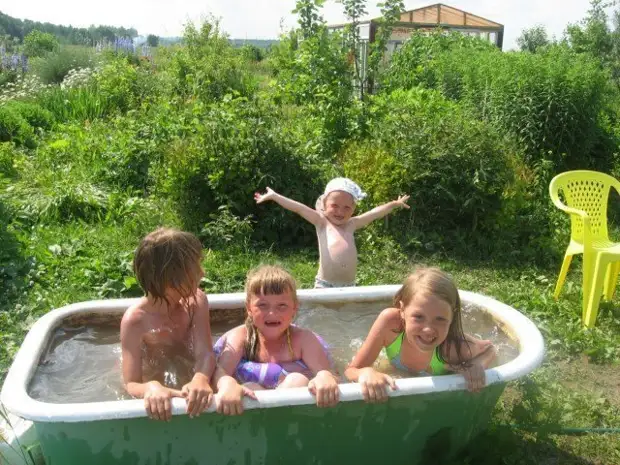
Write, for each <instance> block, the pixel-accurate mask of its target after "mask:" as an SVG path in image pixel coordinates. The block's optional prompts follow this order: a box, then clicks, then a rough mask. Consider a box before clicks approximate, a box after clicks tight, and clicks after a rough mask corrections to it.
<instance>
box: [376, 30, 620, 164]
mask: <svg viewBox="0 0 620 465" xmlns="http://www.w3.org/2000/svg"><path fill="white" fill-rule="evenodd" d="M450 40H452V41H457V43H456V46H448V47H444V45H446V44H447V43H449V42H450ZM458 40H464V39H446V38H443V37H430V38H422V37H415V38H414V39H413V40H411V41H409V42H407V43H406V44H405V45H404V47H403V50H402V51H401V52H400V54H398V55H397V56H396V57H395V60H394V63H393V64H392V66H391V69H390V74H389V79H388V80H387V83H388V86H387V88H388V89H394V88H399V87H402V88H411V87H412V86H416V85H421V86H424V87H428V88H434V89H438V90H440V91H441V92H442V93H443V94H444V95H445V96H446V97H448V98H450V99H453V100H455V101H458V102H460V103H461V105H463V106H464V107H466V108H467V109H469V110H470V111H472V112H473V114H474V115H475V116H476V117H478V118H482V119H484V120H486V121H488V122H490V123H491V124H493V125H494V126H495V127H496V128H497V129H498V130H499V131H500V132H502V133H507V134H510V135H512V136H514V137H516V138H517V139H518V141H519V142H520V145H521V147H522V149H523V151H524V154H525V156H526V160H527V162H528V164H529V165H530V167H533V166H534V163H535V162H536V161H537V160H540V159H548V160H551V161H552V162H553V163H554V166H555V169H556V170H563V169H572V168H596V169H609V166H610V161H611V155H612V153H613V151H614V149H615V144H616V142H615V140H614V139H613V136H612V134H611V131H610V130H609V129H608V128H607V127H606V125H605V124H602V122H604V121H605V120H606V118H608V117H609V116H608V115H609V114H611V115H612V116H611V118H612V119H614V120H615V119H616V118H617V116H616V115H615V113H614V112H610V110H609V102H613V101H614V100H616V92H615V91H614V89H612V88H611V86H610V84H609V77H608V76H607V74H606V72H605V71H604V70H602V69H601V67H600V64H599V62H598V61H597V60H596V59H594V58H592V57H589V56H587V55H580V54H577V53H575V52H573V51H572V50H570V49H569V48H567V47H565V46H554V47H549V48H547V49H545V50H544V51H542V52H541V53H536V54H531V53H501V52H500V51H499V50H490V49H485V47H482V46H479V45H477V44H478V42H477V41H471V40H469V41H467V40H464V42H463V43H465V44H467V46H464V45H463V44H462V43H459V42H458Z"/></svg>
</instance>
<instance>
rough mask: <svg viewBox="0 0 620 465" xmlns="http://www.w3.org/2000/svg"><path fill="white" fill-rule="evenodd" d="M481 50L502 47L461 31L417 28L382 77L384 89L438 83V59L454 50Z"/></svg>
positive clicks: (494, 50) (490, 51)
mask: <svg viewBox="0 0 620 465" xmlns="http://www.w3.org/2000/svg"><path fill="white" fill-rule="evenodd" d="M461 49H464V50H465V51H466V52H465V53H468V52H469V51H474V50H480V51H483V52H486V53H489V54H490V55H493V56H494V55H496V54H501V51H500V50H499V49H497V47H495V46H494V45H492V44H491V43H490V42H489V41H486V40H481V39H479V38H477V37H471V36H466V35H463V34H461V33H458V32H454V33H450V34H444V32H443V31H441V30H438V31H435V32H433V33H432V34H431V35H428V34H426V33H425V32H421V31H415V32H414V33H413V34H411V36H410V37H409V39H407V41H406V42H405V44H404V45H403V46H402V47H401V48H400V49H399V50H398V53H395V54H393V55H392V57H391V59H390V63H389V66H388V68H387V69H386V71H385V73H384V74H383V76H382V78H381V89H382V90H383V91H384V92H386V93H390V92H392V91H393V90H396V89H411V88H412V87H415V86H417V85H420V84H422V83H423V84H424V85H425V86H426V87H431V88H432V87H437V86H438V85H439V84H438V83H439V77H440V73H439V71H438V70H437V69H436V68H437V66H438V65H437V59H438V57H440V56H442V55H443V54H444V53H447V52H450V51H452V50H461Z"/></svg>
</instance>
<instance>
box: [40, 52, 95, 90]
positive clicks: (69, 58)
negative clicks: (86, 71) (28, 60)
mask: <svg viewBox="0 0 620 465" xmlns="http://www.w3.org/2000/svg"><path fill="white" fill-rule="evenodd" d="M94 64H95V57H94V55H93V52H92V50H91V49H89V48H87V47H63V48H61V49H60V50H59V51H58V52H52V53H48V54H47V55H45V56H44V57H42V58H37V59H33V60H32V64H31V68H32V72H33V73H34V74H36V75H37V76H39V77H40V78H41V80H42V81H43V82H44V83H46V84H60V83H61V82H62V80H63V79H64V78H65V76H66V75H67V74H68V73H69V71H70V70H72V69H76V68H87V67H93V66H94Z"/></svg>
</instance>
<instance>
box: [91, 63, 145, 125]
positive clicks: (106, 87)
mask: <svg viewBox="0 0 620 465" xmlns="http://www.w3.org/2000/svg"><path fill="white" fill-rule="evenodd" d="M95 86H96V88H95V89H94V90H95V92H96V93H97V94H98V95H99V96H100V97H101V99H102V100H103V101H105V102H106V105H107V106H109V107H111V108H115V109H118V110H119V111H120V112H123V113H124V112H126V111H127V110H129V109H130V108H132V107H133V106H134V105H135V104H136V97H137V92H138V72H137V71H136V68H135V67H134V66H132V65H131V64H129V63H128V62H127V60H125V59H123V58H118V59H114V60H112V61H110V62H108V63H105V64H104V65H103V66H102V67H101V69H100V70H99V72H97V73H96V75H95Z"/></svg>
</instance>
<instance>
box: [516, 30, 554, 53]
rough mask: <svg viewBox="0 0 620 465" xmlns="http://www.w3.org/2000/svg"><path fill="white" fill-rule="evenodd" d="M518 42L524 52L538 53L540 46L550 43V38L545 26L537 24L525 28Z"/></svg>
mask: <svg viewBox="0 0 620 465" xmlns="http://www.w3.org/2000/svg"><path fill="white" fill-rule="evenodd" d="M517 44H518V45H519V48H520V49H521V51H523V52H531V53H536V51H537V50H538V49H539V48H542V47H546V46H547V45H549V38H548V37H547V31H546V29H545V27H544V26H542V25H537V26H534V27H532V28H529V29H523V31H522V32H521V36H520V37H519V38H518V39H517Z"/></svg>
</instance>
